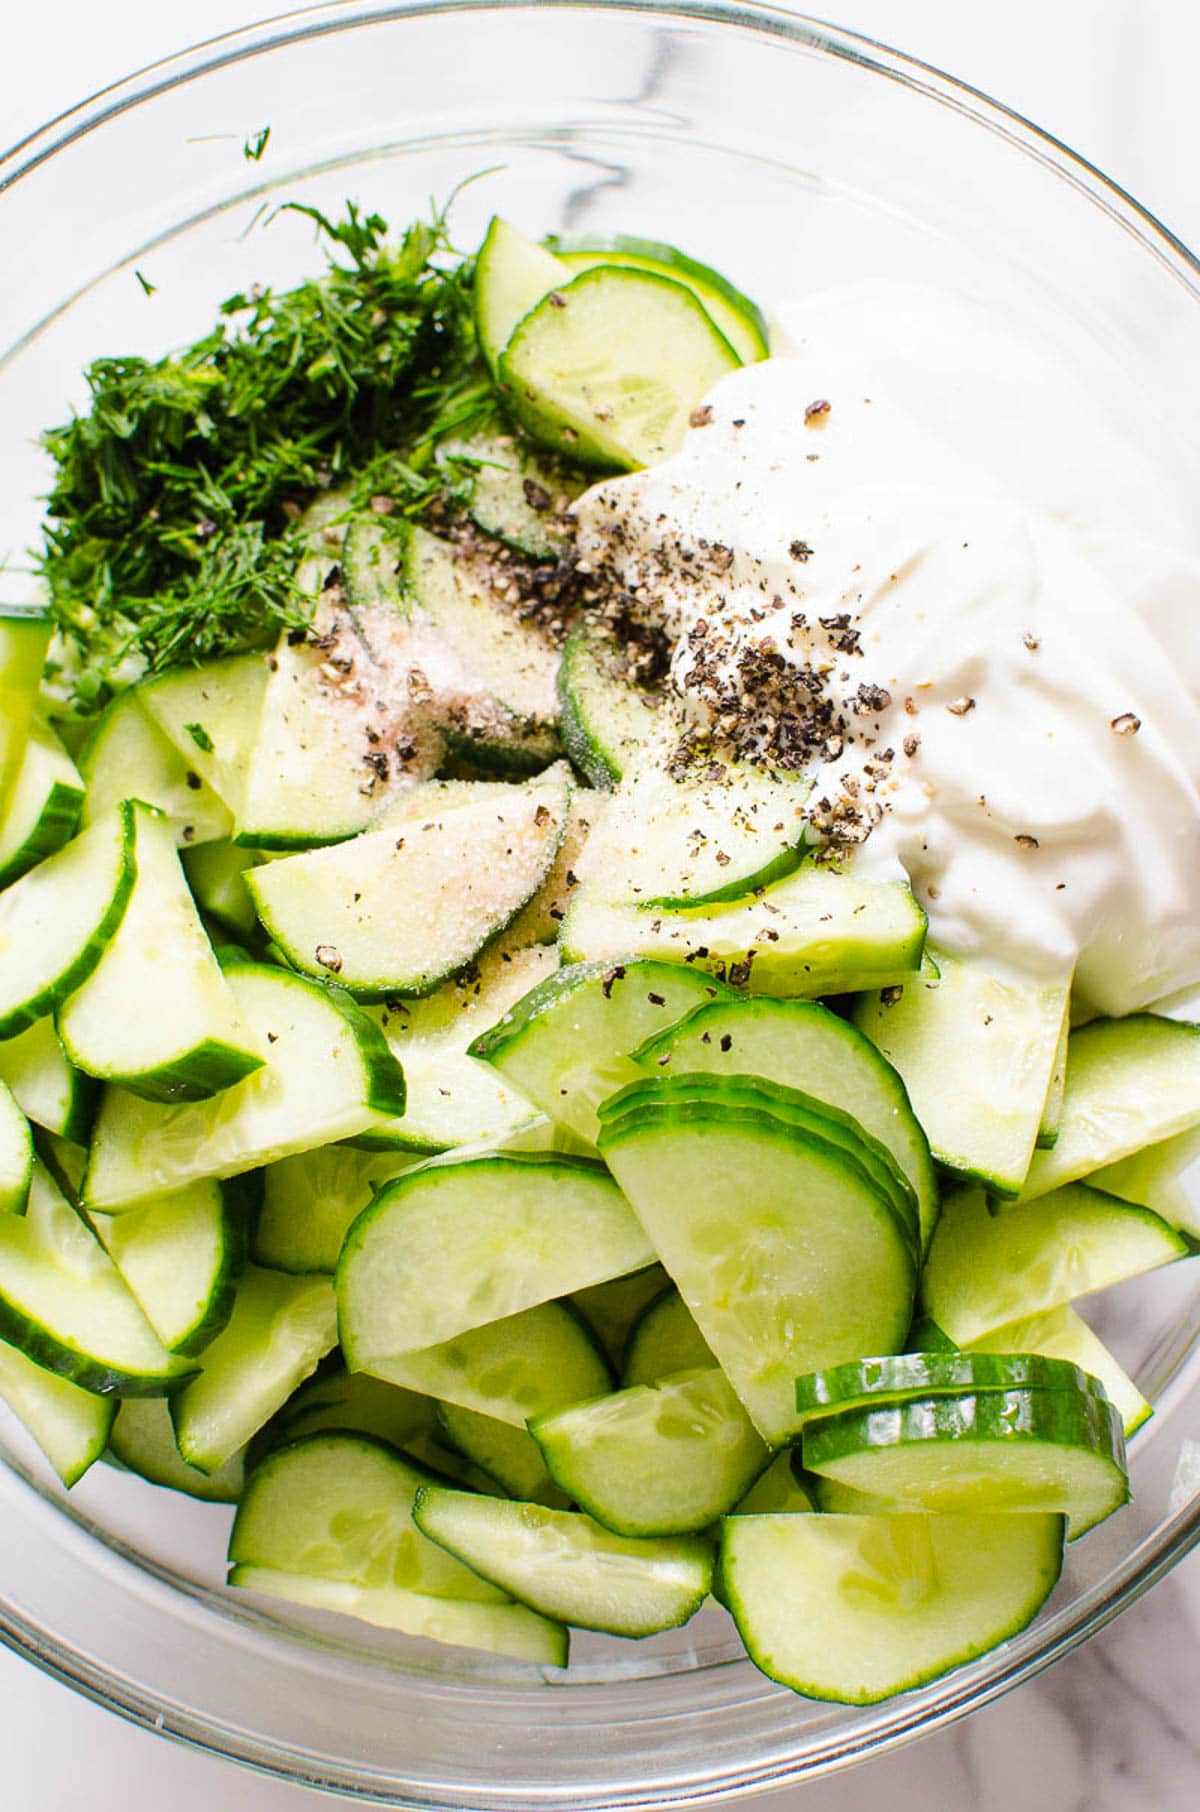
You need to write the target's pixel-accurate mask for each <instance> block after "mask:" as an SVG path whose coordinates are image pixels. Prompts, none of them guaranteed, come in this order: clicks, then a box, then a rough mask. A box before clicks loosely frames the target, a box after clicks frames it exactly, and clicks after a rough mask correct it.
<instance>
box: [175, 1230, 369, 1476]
mask: <svg viewBox="0 0 1200 1812" xmlns="http://www.w3.org/2000/svg"><path fill="white" fill-rule="evenodd" d="M336 1342H337V1307H336V1304H335V1302H334V1299H333V1289H332V1286H331V1285H330V1282H329V1279H328V1278H327V1277H287V1276H285V1275H284V1274H283V1273H282V1272H280V1271H264V1270H260V1269H259V1268H258V1266H256V1265H250V1266H248V1267H247V1269H246V1270H245V1271H244V1272H243V1274H242V1276H241V1279H240V1280H239V1282H238V1286H237V1292H236V1294H235V1296H234V1300H233V1309H232V1311H231V1313H230V1316H229V1320H228V1321H227V1322H226V1324H225V1326H224V1327H223V1328H222V1330H221V1332H220V1333H219V1334H218V1335H217V1337H216V1339H215V1340H213V1341H212V1342H211V1343H210V1344H209V1345H208V1346H207V1347H206V1348H205V1350H204V1354H203V1358H202V1360H201V1367H200V1374H199V1376H198V1377H196V1378H194V1379H193V1380H192V1381H191V1383H190V1384H187V1385H185V1387H184V1388H183V1390H181V1391H180V1392H179V1393H178V1394H177V1395H176V1396H175V1397H173V1398H172V1400H171V1420H172V1422H173V1423H174V1425H175V1439H176V1442H177V1443H178V1446H179V1452H180V1455H181V1457H182V1458H183V1459H184V1460H186V1461H187V1463H188V1465H190V1466H195V1467H196V1468H197V1469H198V1470H199V1471H200V1472H207V1473H210V1474H211V1473H215V1472H218V1471H219V1470H220V1469H221V1467H222V1466H224V1465H226V1464H227V1463H228V1462H229V1461H230V1460H231V1459H232V1458H233V1456H234V1454H235V1453H237V1452H239V1451H240V1449H241V1448H243V1447H244V1446H245V1445H246V1443H247V1441H248V1440H249V1439H250V1437H251V1435H253V1434H257V1432H258V1430H259V1429H260V1428H262V1427H263V1425H264V1424H265V1423H266V1422H268V1421H269V1420H270V1418H271V1417H272V1416H273V1415H274V1414H275V1412H276V1410H278V1409H280V1408H281V1407H282V1405H283V1404H284V1403H286V1402H287V1400H288V1398H289V1397H290V1396H291V1394H292V1392H293V1391H294V1390H295V1388H296V1386H297V1385H298V1384H302V1383H303V1382H304V1380H305V1378H308V1377H311V1375H312V1373H313V1371H314V1370H315V1369H316V1367H317V1365H318V1363H319V1362H320V1361H321V1360H322V1359H323V1358H324V1357H325V1354H326V1353H328V1352H330V1351H332V1349H333V1347H334V1345H335V1344H336Z"/></svg>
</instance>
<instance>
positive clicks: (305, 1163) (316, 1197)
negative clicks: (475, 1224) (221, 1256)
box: [253, 1145, 418, 1275]
mask: <svg viewBox="0 0 1200 1812" xmlns="http://www.w3.org/2000/svg"><path fill="white" fill-rule="evenodd" d="M417 1161H418V1160H417V1159H415V1158H413V1157H410V1156H409V1155H408V1154H406V1153H404V1152H399V1153H395V1154H393V1153H392V1152H390V1151H389V1152H379V1153H374V1152H367V1151H355V1150H354V1149H352V1148H351V1147H350V1146H347V1145H324V1146H320V1147H319V1148H318V1149H317V1150H316V1151H302V1152H299V1153H297V1155H296V1156H295V1157H293V1158H281V1159H280V1160H279V1162H278V1163H277V1164H268V1166H267V1168H266V1170H264V1172H263V1204H262V1209H261V1211H260V1213H259V1216H258V1219H257V1221H256V1223H255V1227H254V1240H253V1244H254V1258H255V1262H256V1263H257V1264H260V1265H268V1266H270V1267H271V1268H272V1269H274V1270H276V1271H295V1272H305V1271H327V1272H329V1273H330V1275H332V1273H333V1272H334V1270H335V1269H336V1268H337V1261H338V1253H339V1252H340V1251H341V1249H342V1243H343V1241H344V1240H345V1237H346V1235H347V1233H348V1232H349V1231H350V1228H351V1226H352V1225H353V1223H354V1222H355V1221H356V1220H357V1219H358V1216H359V1215H360V1214H361V1213H362V1211H363V1209H364V1208H365V1207H367V1205H368V1204H369V1202H370V1201H371V1199H372V1197H373V1196H374V1194H375V1191H376V1190H377V1189H378V1188H379V1186H380V1184H382V1183H390V1182H391V1180H392V1178H393V1177H398V1176H403V1174H404V1172H405V1171H406V1170H408V1169H411V1167H412V1166H413V1165H414V1164H415V1163H416V1162H417Z"/></svg>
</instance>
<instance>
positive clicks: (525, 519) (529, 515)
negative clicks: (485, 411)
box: [437, 427, 585, 560]
mask: <svg viewBox="0 0 1200 1812" xmlns="http://www.w3.org/2000/svg"><path fill="white" fill-rule="evenodd" d="M437 454H438V459H439V461H444V462H447V463H449V464H450V465H451V467H452V469H453V470H454V471H455V472H456V473H457V472H461V471H464V470H465V471H468V472H470V473H471V474H472V478H471V498H470V502H469V503H468V505H467V508H468V509H469V511H470V513H471V519H472V521H473V522H474V523H475V524H476V526H477V527H478V528H481V529H482V530H483V532H484V534H485V535H492V536H494V537H495V538H496V540H497V541H502V542H503V543H504V545H505V546H506V547H511V548H512V549H513V550H514V551H515V552H517V553H521V554H527V555H528V556H529V558H530V559H532V560H553V559H555V558H556V557H558V556H559V555H561V554H563V553H565V552H566V550H567V548H568V547H569V546H570V544H571V537H572V534H573V531H574V526H575V519H574V517H573V516H572V515H571V507H570V506H571V504H572V503H574V501H575V499H576V497H578V495H579V493H580V492H581V491H582V490H583V488H584V484H585V480H584V479H583V478H581V477H580V476H579V474H578V473H576V472H574V471H572V470H571V468H570V467H568V466H566V465H564V464H563V463H562V462H561V461H560V460H556V459H551V458H549V457H548V456H547V455H546V454H540V455H539V454H536V453H535V452H534V450H533V449H532V448H531V447H530V446H529V445H528V444H527V443H525V442H523V441H521V440H519V439H518V438H517V436H516V435H514V434H509V433H506V432H504V431H503V430H502V429H500V428H499V427H497V428H496V429H494V430H493V431H492V432H491V433H485V434H477V435H475V436H473V438H472V439H470V440H465V441H461V440H450V441H442V442H441V444H440V445H439V447H438V450H437Z"/></svg>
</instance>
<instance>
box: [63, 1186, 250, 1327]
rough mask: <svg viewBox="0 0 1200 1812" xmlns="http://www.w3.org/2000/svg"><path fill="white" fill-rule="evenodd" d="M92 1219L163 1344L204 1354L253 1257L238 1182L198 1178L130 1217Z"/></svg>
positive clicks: (134, 1212)
mask: <svg viewBox="0 0 1200 1812" xmlns="http://www.w3.org/2000/svg"><path fill="white" fill-rule="evenodd" d="M90 1219H91V1225H92V1227H93V1228H94V1230H95V1232H96V1235H97V1237H98V1238H99V1239H100V1241H101V1243H102V1244H103V1246H104V1249H105V1251H106V1252H107V1253H108V1255H109V1257H110V1258H111V1259H112V1261H113V1263H114V1264H115V1265H116V1267H117V1269H118V1271H119V1272H120V1273H121V1276H122V1277H123V1278H124V1279H125V1282H126V1283H127V1284H128V1285H129V1288H130V1290H131V1291H132V1292H133V1294H134V1296H135V1297H136V1298H137V1301H138V1304H139V1306H140V1307H141V1310H142V1313H143V1314H144V1315H145V1317H146V1320H147V1321H148V1322H149V1323H150V1326H151V1327H152V1328H153V1329H154V1331H155V1333H156V1334H157V1335H158V1337H159V1339H160V1340H161V1341H162V1343H163V1345H164V1346H165V1347H169V1348H170V1350H171V1351H172V1352H173V1353H199V1352H202V1351H203V1350H204V1348H205V1347H206V1346H207V1345H208V1344H209V1342H210V1341H211V1340H213V1339H214V1338H215V1336H216V1335H217V1334H219V1333H220V1331H221V1329H222V1328H223V1327H224V1326H225V1323H226V1322H227V1321H228V1319H229V1316H230V1314H231V1312H232V1310H233V1299H234V1291H235V1289H236V1287H237V1280H238V1277H239V1276H240V1274H241V1271H242V1267H243V1266H244V1264H245V1261H246V1226H245V1220H246V1217H245V1213H244V1210H243V1205H242V1203H241V1202H240V1201H238V1199H237V1196H236V1191H235V1188H234V1186H233V1185H232V1184H230V1185H222V1184H221V1183H213V1182H206V1183H193V1184H191V1185H190V1187H188V1188H187V1189H182V1190H180V1191H179V1193H178V1194H176V1195H169V1196H165V1197H164V1198H163V1200H162V1201H159V1202H151V1203H150V1204H149V1205H148V1206H146V1207H144V1208H135V1209H133V1211H132V1212H131V1213H129V1214H114V1215H107V1214H94V1215H92V1216H91V1217H90Z"/></svg>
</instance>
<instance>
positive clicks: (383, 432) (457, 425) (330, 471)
mask: <svg viewBox="0 0 1200 1812" xmlns="http://www.w3.org/2000/svg"><path fill="white" fill-rule="evenodd" d="M287 209H288V211H291V212H296V213H301V214H305V215H307V216H308V217H309V218H310V219H311V220H312V221H313V222H314V224H315V225H316V227H317V229H318V233H319V234H320V236H321V237H322V239H323V240H324V241H325V242H326V244H327V247H328V251H329V265H328V269H327V270H326V271H325V272H324V273H323V274H322V275H321V276H319V277H316V278H313V279H310V280H309V281H307V282H304V283H302V284H300V285H299V286H298V287H297V288H295V289H290V290H283V291H278V292H276V291H273V290H269V289H267V290H262V289H252V290H249V291H246V292H245V293H243V294H239V295H236V296H231V297H230V298H229V299H228V301H226V302H224V303H223V304H222V305H221V309H220V320H219V322H218V324H217V326H216V327H215V328H214V329H213V330H212V331H211V332H210V333H208V334H206V335H205V336H204V337H203V338H202V339H200V340H198V341H197V342H196V343H195V344H194V345H192V346H189V347H187V348H185V349H183V350H182V351H178V352H174V353H171V354H169V355H168V356H167V357H165V358H162V359H158V360H147V359H143V358H138V357H134V356H125V357H116V358H104V359H97V360H96V361H95V362H94V363H93V364H92V365H90V366H89V367H88V369H87V372H86V374H85V375H86V380H87V385H88V391H89V407H88V408H87V410H86V412H84V413H82V414H79V415H77V416H75V417H74V418H73V419H72V420H71V421H69V422H67V423H66V424H65V425H63V426H61V427H57V428H52V429H50V430H49V431H48V432H47V433H46V434H45V435H44V437H43V444H44V446H45V447H46V449H47V451H48V452H49V454H50V456H51V458H52V460H53V461H54V466H55V474H54V481H53V485H52V488H51V490H50V493H49V496H48V499H47V523H46V528H45V544H44V548H43V550H42V553H41V555H40V560H39V565H40V570H41V572H42V574H43V576H44V578H45V580H46V582H47V586H48V589H49V593H50V598H51V602H52V608H53V611H54V614H55V618H56V622H57V625H58V628H59V630H60V632H61V636H62V640H63V644H64V650H65V667H66V671H67V672H68V673H69V675H70V679H71V683H72V684H73V687H74V695H75V700H76V703H77V705H78V707H79V708H80V709H83V710H88V709H93V708H95V707H96V706H97V705H99V704H101V703H103V702H104V700H105V699H106V698H107V696H108V695H109V694H110V692H111V691H112V689H113V687H114V685H115V684H117V683H119V682H120V680H121V679H124V678H126V677H128V676H129V674H130V673H136V672H139V671H145V670H150V671H156V670H158V669H160V668H162V667H166V666H170V665H173V664H176V663H179V662H184V661H194V660H206V659H209V658H211V657H213V656H216V655H220V654H226V653H231V652H235V651H237V650H239V649H243V648H247V647H253V646H260V645H263V644H264V643H266V642H267V641H268V640H270V639H272V638H273V637H274V636H275V635H276V634H277V633H278V631H279V630H280V628H281V627H286V628H296V627H299V626H301V625H302V624H303V622H304V621H305V618H306V612H307V609H308V608H310V607H311V605H310V603H308V602H306V600H305V599H304V598H303V597H302V596H301V595H300V593H299V592H298V590H297V588H296V585H295V583H294V578H295V570H296V566H297V563H298V559H299V555H300V551H301V550H300V549H299V547H298V545H297V542H296V536H295V532H294V529H293V524H294V522H295V519H296V517H297V515H298V514H299V512H300V510H301V509H303V507H304V506H305V504H306V503H307V502H308V501H309V500H310V499H311V498H312V497H313V496H315V495H316V494H317V493H318V492H320V491H322V490H324V489H327V488H328V487H329V486H331V485H333V484H343V485H345V484H349V485H351V487H352V489H353V493H354V496H355V497H356V498H359V499H361V498H362V497H365V496H369V495H373V494H376V493H378V492H381V491H383V492H386V493H387V494H388V495H389V496H390V497H392V499H393V502H394V505H395V507H396V508H397V510H398V511H399V512H400V513H401V514H404V515H408V514H412V513H415V512H416V511H418V510H420V509H422V508H424V507H425V506H426V505H427V504H428V503H429V502H430V501H431V499H432V498H433V497H434V496H435V495H437V494H438V493H439V492H440V491H442V490H444V489H445V481H444V478H443V476H442V475H441V474H440V473H439V471H438V469H437V468H436V466H435V464H434V461H433V458H432V452H433V448H434V445H435V443H436V441H437V440H438V438H439V437H440V436H441V435H443V434H445V433H451V432H458V431H461V430H463V429H469V427H470V426H471V425H472V424H473V423H476V422H478V421H479V420H481V419H482V418H483V417H484V416H486V414H487V413H488V411H489V408H490V406H491V392H490V387H489V385H488V383H487V379H486V373H484V371H483V368H482V365H481V363H480V361H479V358H478V355H477V352H476V347H475V337H474V329H473V325H472V316H471V300H470V281H471V266H470V264H469V262H467V261H464V260H463V259H461V258H459V257H457V256H456V255H454V254H453V253H452V248H451V247H450V246H449V243H448V240H447V235H446V227H445V217H444V215H437V216H435V218H434V219H433V220H432V221H431V222H428V223H421V224H417V225H414V226H412V227H410V228H409V229H408V231H407V232H406V233H405V234H404V235H403V236H402V238H401V239H400V240H399V241H398V242H396V243H392V242H389V240H388V237H387V232H388V229H387V224H386V222H385V221H384V220H382V219H381V218H380V216H379V215H378V214H374V213H370V214H363V213H362V212H361V211H360V210H359V209H358V208H357V207H356V206H355V205H354V204H353V203H350V204H349V205H348V206H347V209H346V212H345V215H344V217H343V218H342V219H341V220H338V221H331V220H329V219H328V218H327V217H326V216H325V215H324V214H322V213H320V212H319V210H317V209H315V208H309V207H304V206H301V205H300V204H297V203H289V204H287Z"/></svg>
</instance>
